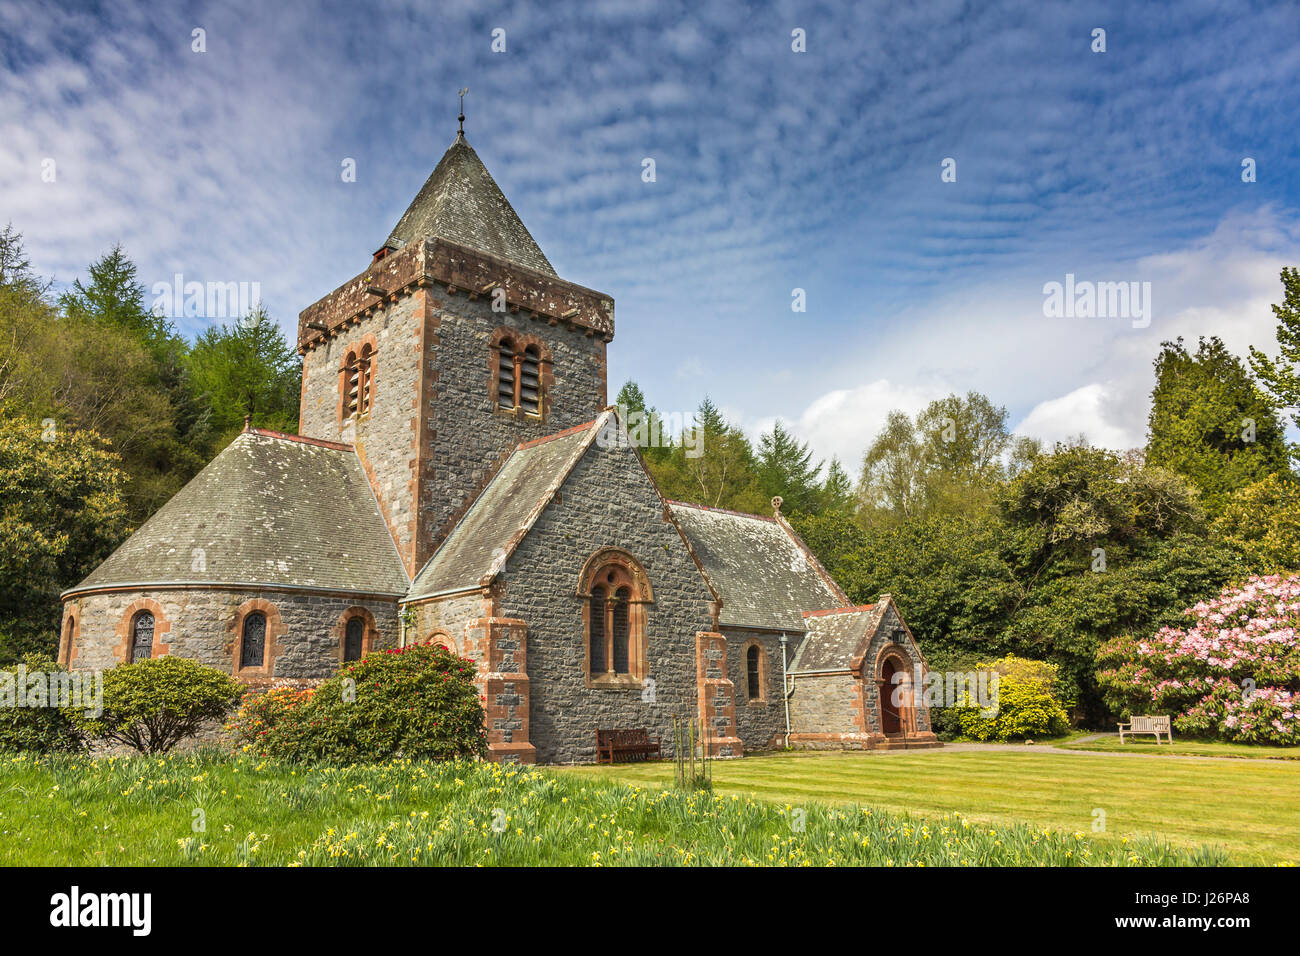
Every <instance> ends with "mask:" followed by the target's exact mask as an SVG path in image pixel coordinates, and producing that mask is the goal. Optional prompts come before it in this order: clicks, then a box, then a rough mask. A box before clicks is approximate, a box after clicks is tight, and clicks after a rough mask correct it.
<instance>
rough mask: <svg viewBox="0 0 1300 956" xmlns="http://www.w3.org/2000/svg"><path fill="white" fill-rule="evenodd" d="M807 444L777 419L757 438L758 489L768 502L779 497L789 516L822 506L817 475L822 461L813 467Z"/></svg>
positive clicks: (810, 452)
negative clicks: (768, 430) (768, 429)
mask: <svg viewBox="0 0 1300 956" xmlns="http://www.w3.org/2000/svg"><path fill="white" fill-rule="evenodd" d="M812 458H813V453H812V450H811V449H809V447H808V443H807V442H800V441H799V439H798V438H796V437H795V436H794V435H793V434H792V433H791V432H790V430H789V429H788V428H786V427H785V426H784V425H783V424H781V421H780V419H778V420H777V421H776V422H775V423H774V424H773V425H772V430H771V431H770V432H766V433H764V434H763V435H761V436H759V439H758V458H757V461H756V463H755V465H756V468H755V471H756V475H757V478H758V487H759V490H761V491H762V493H763V494H764V495H765V496H766V497H767V498H769V499H771V498H772V497H774V496H776V495H780V496H781V498H782V499H783V502H784V504H783V508H785V509H786V510H788V511H790V512H791V513H798V512H807V511H815V510H817V508H818V507H819V506H820V504H821V487H820V485H819V484H818V481H817V476H818V474H820V472H821V470H822V465H821V462H817V464H813V460H812Z"/></svg>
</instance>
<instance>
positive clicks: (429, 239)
mask: <svg viewBox="0 0 1300 956" xmlns="http://www.w3.org/2000/svg"><path fill="white" fill-rule="evenodd" d="M462 119H463V117H462ZM613 337H614V302H613V299H611V298H610V297H609V296H607V295H604V294H602V293H600V292H595V291H593V290H591V289H587V288H584V287H583V286H580V285H576V284H574V283H572V282H567V281H565V280H563V279H561V278H560V277H559V276H558V275H556V272H555V269H554V268H553V267H552V266H551V263H550V261H549V260H548V259H547V258H546V256H545V255H544V254H543V253H542V250H541V248H540V247H539V246H538V245H537V242H536V241H535V240H534V239H533V237H532V235H531V233H529V231H528V230H527V229H526V228H525V227H524V224H523V223H522V222H521V221H520V219H519V216H518V215H517V214H516V213H515V210H514V208H513V207H512V206H511V205H510V202H509V201H508V200H507V199H506V197H505V196H504V195H503V194H502V192H501V189H500V187H498V186H497V184H496V182H495V181H494V180H493V178H492V176H491V174H489V173H488V171H487V168H486V167H485V166H484V165H483V163H482V161H481V160H480V159H479V157H478V154H477V153H475V152H474V150H473V148H472V147H471V146H470V145H469V143H468V142H467V141H466V139H465V136H464V132H463V130H462V131H461V132H460V133H458V134H457V136H456V140H455V142H453V143H452V144H451V147H450V148H449V149H448V150H447V152H446V153H445V154H444V155H443V157H442V159H441V160H440V161H439V163H438V165H437V166H436V167H435V168H434V170H433V173H432V175H430V176H429V178H428V180H427V181H426V182H425V184H424V186H423V187H422V188H421V189H420V191H419V193H417V194H416V196H415V199H414V200H412V202H411V204H410V206H409V207H408V208H407V210H406V212H405V213H403V214H402V217H401V218H400V219H399V220H398V222H397V225H396V226H395V227H394V228H393V231H392V233H391V234H390V235H389V236H388V238H387V239H386V240H385V242H384V244H383V245H382V246H380V248H379V250H378V251H377V252H375V253H374V256H373V259H372V261H371V263H370V265H369V267H368V268H366V269H365V270H364V271H362V272H360V273H359V274H357V275H356V276H354V277H353V278H351V279H350V280H348V281H347V282H346V283H344V284H343V285H341V286H340V287H339V288H337V289H335V290H334V291H333V292H331V293H330V294H329V295H327V296H325V297H324V298H322V299H320V300H319V301H318V302H316V303H314V304H313V305H310V306H308V307H307V308H306V309H304V310H303V311H302V313H301V314H300V315H299V317H298V351H299V353H300V354H301V355H302V360H303V376H302V401H301V410H300V415H299V432H300V433H301V434H302V435H304V436H307V437H310V438H317V439H324V440H328V441H334V442H344V443H347V444H350V445H354V446H355V448H356V450H357V453H358V455H359V456H360V459H361V462H362V464H363V466H364V467H365V470H366V473H367V474H368V476H369V478H370V483H371V485H372V487H373V488H374V491H375V496H376V497H377V498H378V501H379V507H380V510H381V512H382V513H383V516H384V519H385V521H386V522H387V524H388V528H389V531H390V532H391V533H392V535H393V540H394V541H395V542H396V544H397V549H398V552H399V554H400V556H401V559H402V562H403V564H404V565H405V566H406V569H407V573H408V574H410V575H412V576H414V575H415V573H416V572H417V571H418V570H419V568H420V567H421V566H422V565H423V564H424V563H425V562H426V561H427V560H428V558H429V556H430V555H431V554H432V553H433V550H434V548H435V547H436V546H437V544H438V543H439V542H440V541H441V540H442V539H443V538H444V537H446V535H447V534H448V533H449V532H450V530H451V528H452V527H453V526H454V524H455V522H456V521H457V519H458V518H459V517H460V516H461V515H462V514H463V513H464V511H465V510H466V508H468V506H469V504H470V503H471V502H472V501H473V499H474V497H475V496H476V495H477V494H478V492H479V491H480V490H481V489H482V488H483V487H484V485H485V484H486V483H487V481H488V480H489V479H490V478H491V477H492V475H493V474H494V473H495V471H496V469H497V467H498V465H499V464H500V463H501V461H502V460H503V459H504V457H505V456H506V455H507V454H508V453H509V451H510V450H511V449H512V448H514V447H515V446H517V445H518V444H520V443H521V442H525V441H529V440H532V439H535V438H540V437H543V436H545V435H550V434H553V433H555V432H559V431H563V430H565V429H567V428H571V427H573V426H576V425H580V424H583V423H585V422H589V421H591V420H592V419H593V418H595V416H596V415H597V414H598V413H599V411H600V410H601V409H603V408H604V407H605V405H606V393H607V382H606V364H605V349H606V346H607V344H608V343H609V342H610V340H612V339H613ZM304 504H307V505H310V503H309V502H304ZM341 533H342V534H343V535H344V539H342V540H340V542H339V546H340V548H343V549H346V547H347V542H346V539H345V536H346V529H341Z"/></svg>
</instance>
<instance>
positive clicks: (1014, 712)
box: [957, 654, 1070, 741]
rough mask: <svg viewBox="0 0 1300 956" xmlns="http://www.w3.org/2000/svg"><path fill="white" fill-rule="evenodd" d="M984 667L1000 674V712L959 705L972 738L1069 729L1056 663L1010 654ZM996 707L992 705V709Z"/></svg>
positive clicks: (1042, 734) (1025, 735)
mask: <svg viewBox="0 0 1300 956" xmlns="http://www.w3.org/2000/svg"><path fill="white" fill-rule="evenodd" d="M979 669H980V670H992V671H994V672H996V673H997V674H998V692H997V698H996V702H997V713H996V714H990V715H988V716H986V715H985V714H984V712H983V711H982V710H981V708H979V707H974V706H967V707H959V708H957V715H958V716H957V719H958V721H959V722H960V724H961V731H962V735H963V736H965V737H969V738H970V739H972V740H999V741H1007V740H1023V739H1025V738H1032V737H1055V736H1059V735H1060V734H1063V733H1065V731H1066V730H1067V729H1068V728H1069V725H1070V722H1069V718H1068V717H1067V715H1066V713H1065V708H1064V707H1062V706H1061V702H1060V700H1058V699H1057V697H1056V694H1055V693H1054V685H1055V684H1056V678H1057V670H1058V667H1057V665H1056V664H1049V663H1048V662H1046V661H1033V660H1028V659H1026V658H1023V657H1016V656H1015V655H1014V654H1009V655H1007V656H1006V657H1004V658H1001V659H1000V660H996V661H994V662H993V663H991V664H981V665H980V666H979ZM990 710H992V708H990Z"/></svg>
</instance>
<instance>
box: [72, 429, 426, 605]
mask: <svg viewBox="0 0 1300 956" xmlns="http://www.w3.org/2000/svg"><path fill="white" fill-rule="evenodd" d="M198 549H201V551H200V550H198ZM409 583H410V582H409V580H408V578H407V576H406V572H405V570H404V569H403V567H402V562H401V559H400V558H399V557H398V554H397V548H396V546H395V545H394V544H393V539H392V537H391V536H390V535H389V533H388V527H387V525H386V524H385V523H384V519H383V516H382V514H381V513H380V511H379V505H378V504H377V503H376V501H375V496H374V493H373V492H372V491H371V489H370V485H369V483H368V482H367V480H366V474H365V471H364V470H363V468H362V467H361V462H360V460H359V459H358V458H357V455H356V452H355V451H353V450H352V448H351V446H348V445H338V444H334V443H331V442H317V441H312V440H308V439H303V438H299V437H298V436H291V435H281V434H279V433H277V432H267V431H261V430H249V431H245V432H243V433H242V434H241V435H239V436H238V437H237V438H236V439H235V440H234V441H232V442H231V443H230V444H229V445H228V446H226V448H225V450H224V451H222V452H221V453H220V454H219V455H217V457H216V458H214V459H212V461H211V462H209V463H208V465H207V467H206V468H204V469H203V470H202V471H201V472H199V473H198V474H197V475H195V476H194V478H193V479H191V480H190V482H189V483H188V484H187V485H185V487H184V488H182V489H181V490H180V491H178V492H177V493H176V494H175V496H173V497H172V499H171V500H170V501H168V502H167V503H166V504H165V505H163V506H162V508H161V509H159V511H158V512H157V513H156V514H155V515H154V516H153V517H152V518H150V519H149V520H148V521H146V522H145V523H144V524H143V525H141V526H140V528H139V529H138V530H137V531H136V532H135V534H133V535H131V537H129V538H128V539H127V540H126V541H125V542H124V543H123V544H122V545H121V547H119V548H118V549H117V550H116V551H114V552H113V553H112V554H111V555H109V557H108V559H107V560H105V561H104V563H103V564H101V565H100V566H99V567H97V568H96V569H95V570H94V571H93V572H92V573H91V574H90V576H89V577H88V578H86V579H85V580H84V581H82V582H81V583H80V584H78V585H77V586H76V587H75V588H72V589H70V591H69V592H65V593H72V592H76V591H81V590H90V589H97V588H104V587H113V586H116V585H146V584H148V585H158V584H238V585H243V584H249V585H266V586H271V587H299V588H311V589H324V590H330V591H352V592H360V593H366V594H393V595H401V594H404V593H405V592H406V589H407V587H408V586H409Z"/></svg>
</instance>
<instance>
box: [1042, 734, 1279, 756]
mask: <svg viewBox="0 0 1300 956" xmlns="http://www.w3.org/2000/svg"><path fill="white" fill-rule="evenodd" d="M1080 737H1082V738H1083V739H1078V738H1071V739H1067V740H1063V741H1061V742H1059V743H1058V742H1056V741H1051V743H1052V745H1053V746H1056V747H1064V748H1066V749H1068V750H1091V751H1095V752H1097V753H1125V754H1135V753H1136V754H1156V755H1157V756H1165V757H1242V758H1245V759H1247V760H1300V747H1270V746H1266V745H1263V744H1228V743H1219V742H1218V741H1212V740H1179V739H1178V738H1174V742H1173V743H1172V744H1169V743H1160V744H1157V743H1156V739H1155V738H1154V737H1134V738H1131V739H1130V738H1125V743H1123V744H1121V743H1120V742H1119V735H1118V734H1114V735H1108V736H1106V737H1100V738H1096V739H1092V740H1089V739H1087V735H1080Z"/></svg>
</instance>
